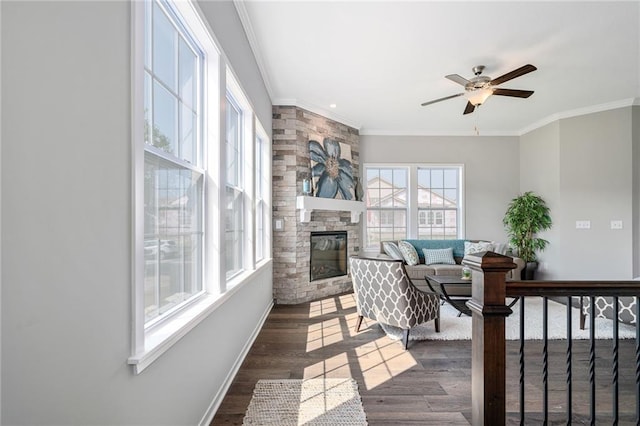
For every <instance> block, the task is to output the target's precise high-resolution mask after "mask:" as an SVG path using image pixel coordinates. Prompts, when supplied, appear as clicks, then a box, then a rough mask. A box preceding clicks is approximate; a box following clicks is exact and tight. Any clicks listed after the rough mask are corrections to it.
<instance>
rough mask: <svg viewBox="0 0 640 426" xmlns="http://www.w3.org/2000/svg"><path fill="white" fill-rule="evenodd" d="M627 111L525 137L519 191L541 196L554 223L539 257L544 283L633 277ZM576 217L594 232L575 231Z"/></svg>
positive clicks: (565, 123) (585, 118)
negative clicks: (614, 225) (618, 223)
mask: <svg viewBox="0 0 640 426" xmlns="http://www.w3.org/2000/svg"><path fill="white" fill-rule="evenodd" d="M631 111H632V108H631V107H628V108H620V109H615V110H610V111H604V112H599V113H593V114H587V115H583V116H578V117H572V118H567V119H562V120H559V121H557V122H555V123H552V124H549V125H547V126H545V127H544V128H541V129H538V130H535V131H534V132H531V133H529V134H527V135H524V136H522V138H521V163H520V165H521V167H520V169H521V176H520V182H521V191H527V190H530V189H533V190H535V191H536V192H538V193H539V194H540V195H541V196H542V197H543V198H545V199H546V200H547V201H548V202H549V206H550V208H551V216H552V219H553V222H554V224H553V229H552V230H551V231H550V232H548V233H545V234H543V236H544V237H545V238H547V239H548V240H549V241H550V245H549V248H548V249H547V250H546V251H545V252H543V254H542V255H541V261H542V262H544V263H545V264H546V265H545V266H546V268H543V270H542V271H541V272H543V276H541V278H549V279H608V280H611V279H631V278H632V276H633V259H634V257H637V255H638V254H637V252H636V254H634V249H633V232H632V229H633V227H634V226H635V223H637V222H634V220H633V205H634V201H633V200H634V184H633V175H634V156H633V143H632V128H633V122H632V114H631ZM636 157H637V153H636ZM637 166H638V164H637V161H636V164H635V168H637ZM635 173H637V172H635ZM636 192H637V187H636ZM637 202H638V200H637V193H636V199H635V203H636V204H637ZM578 220H589V221H591V228H590V229H576V221H578ZM611 220H622V221H623V226H624V228H623V229H622V230H612V229H610V221H611Z"/></svg>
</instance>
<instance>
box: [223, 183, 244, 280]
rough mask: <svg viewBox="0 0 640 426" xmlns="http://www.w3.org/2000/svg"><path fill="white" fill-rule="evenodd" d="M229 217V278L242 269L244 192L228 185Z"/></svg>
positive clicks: (227, 260)
mask: <svg viewBox="0 0 640 426" xmlns="http://www.w3.org/2000/svg"><path fill="white" fill-rule="evenodd" d="M226 197H227V200H226V204H227V215H226V217H227V219H226V226H225V241H226V248H225V250H226V270H227V278H229V277H231V276H233V275H235V274H236V273H237V272H239V271H240V270H241V269H242V266H243V265H242V237H243V232H242V227H243V220H242V216H243V212H244V210H243V202H242V192H240V191H238V190H237V189H235V188H229V187H227V194H226Z"/></svg>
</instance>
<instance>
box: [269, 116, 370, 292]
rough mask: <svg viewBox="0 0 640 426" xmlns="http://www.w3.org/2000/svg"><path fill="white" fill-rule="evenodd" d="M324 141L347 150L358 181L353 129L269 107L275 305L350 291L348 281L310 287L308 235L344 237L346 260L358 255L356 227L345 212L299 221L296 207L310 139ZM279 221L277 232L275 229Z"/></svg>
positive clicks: (307, 163)
mask: <svg viewBox="0 0 640 426" xmlns="http://www.w3.org/2000/svg"><path fill="white" fill-rule="evenodd" d="M325 137H329V138H333V139H335V140H337V141H339V142H342V143H346V144H348V145H350V146H351V159H352V163H353V172H354V176H356V177H360V136H359V134H358V129H355V128H353V127H349V126H346V125H344V124H342V123H338V122H336V121H333V120H330V119H328V118H326V117H322V116H320V115H318V114H315V113H312V112H310V111H307V110H304V109H302V108H298V107H294V106H274V107H273V219H274V226H273V292H274V298H275V299H276V303H281V304H293V303H301V302H307V301H310V300H315V299H320V298H323V297H326V296H331V295H334V294H339V293H343V292H345V291H347V290H350V289H351V277H350V276H349V275H347V276H341V277H333V278H327V279H322V280H318V281H313V282H311V281H310V279H309V278H310V277H309V267H310V252H311V250H310V239H311V232H312V231H347V243H348V256H352V255H357V254H358V253H359V252H360V241H361V223H362V221H363V219H364V218H363V217H362V215H360V221H359V222H358V223H354V222H352V221H351V219H352V218H351V212H350V211H325V210H314V211H312V212H311V217H310V220H309V221H308V222H303V221H301V218H300V212H299V210H298V209H297V206H296V198H297V196H300V195H303V194H302V181H303V179H304V178H308V177H309V173H310V160H309V139H315V140H318V141H319V142H320V143H322V140H323V139H324V138H325ZM276 221H282V223H283V227H282V229H281V230H279V229H277V228H276V226H275V223H276Z"/></svg>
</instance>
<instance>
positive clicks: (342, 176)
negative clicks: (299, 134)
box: [309, 138, 354, 200]
mask: <svg viewBox="0 0 640 426" xmlns="http://www.w3.org/2000/svg"><path fill="white" fill-rule="evenodd" d="M309 153H310V155H311V166H312V167H311V176H312V178H313V183H314V187H315V188H314V192H315V196H316V197H323V198H342V199H344V200H353V199H354V193H353V186H354V185H353V168H352V166H351V147H350V146H349V145H346V144H343V143H340V142H338V141H336V140H334V139H330V138H324V140H323V141H322V145H320V142H318V141H314V140H310V141H309Z"/></svg>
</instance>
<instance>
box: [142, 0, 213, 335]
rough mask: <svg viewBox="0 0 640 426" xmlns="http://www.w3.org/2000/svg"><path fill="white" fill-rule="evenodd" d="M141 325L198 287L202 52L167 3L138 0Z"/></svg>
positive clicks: (202, 173)
mask: <svg viewBox="0 0 640 426" xmlns="http://www.w3.org/2000/svg"><path fill="white" fill-rule="evenodd" d="M146 22H147V26H146V31H145V41H146V43H145V67H144V80H145V84H144V88H145V90H144V111H145V132H144V138H145V141H144V142H145V146H144V157H145V158H144V262H145V267H144V280H145V285H144V286H145V288H144V306H145V312H144V314H145V315H144V316H145V324H147V326H149V325H151V324H153V323H154V322H155V321H156V320H158V319H159V318H161V317H162V316H163V315H165V314H167V313H170V312H171V311H173V310H175V309H177V308H179V307H180V306H182V305H183V304H185V303H187V302H188V301H189V300H190V299H191V298H193V297H197V296H198V295H199V294H200V293H201V292H202V290H203V285H202V278H203V277H202V273H201V271H202V258H203V235H204V221H203V200H204V176H205V169H204V168H203V164H202V133H201V131H200V129H201V126H202V123H201V116H202V114H201V109H202V108H201V103H200V100H201V97H200V91H201V88H202V71H201V70H202V62H203V57H204V55H203V53H202V50H201V49H200V48H199V47H198V45H197V44H196V42H195V41H194V40H193V39H192V38H191V37H190V36H189V33H188V32H187V31H186V30H185V28H184V26H183V25H182V23H181V21H180V19H179V18H178V15H177V14H176V12H175V11H174V10H173V9H172V8H171V7H170V5H169V4H168V3H161V2H157V1H154V2H148V3H146Z"/></svg>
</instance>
